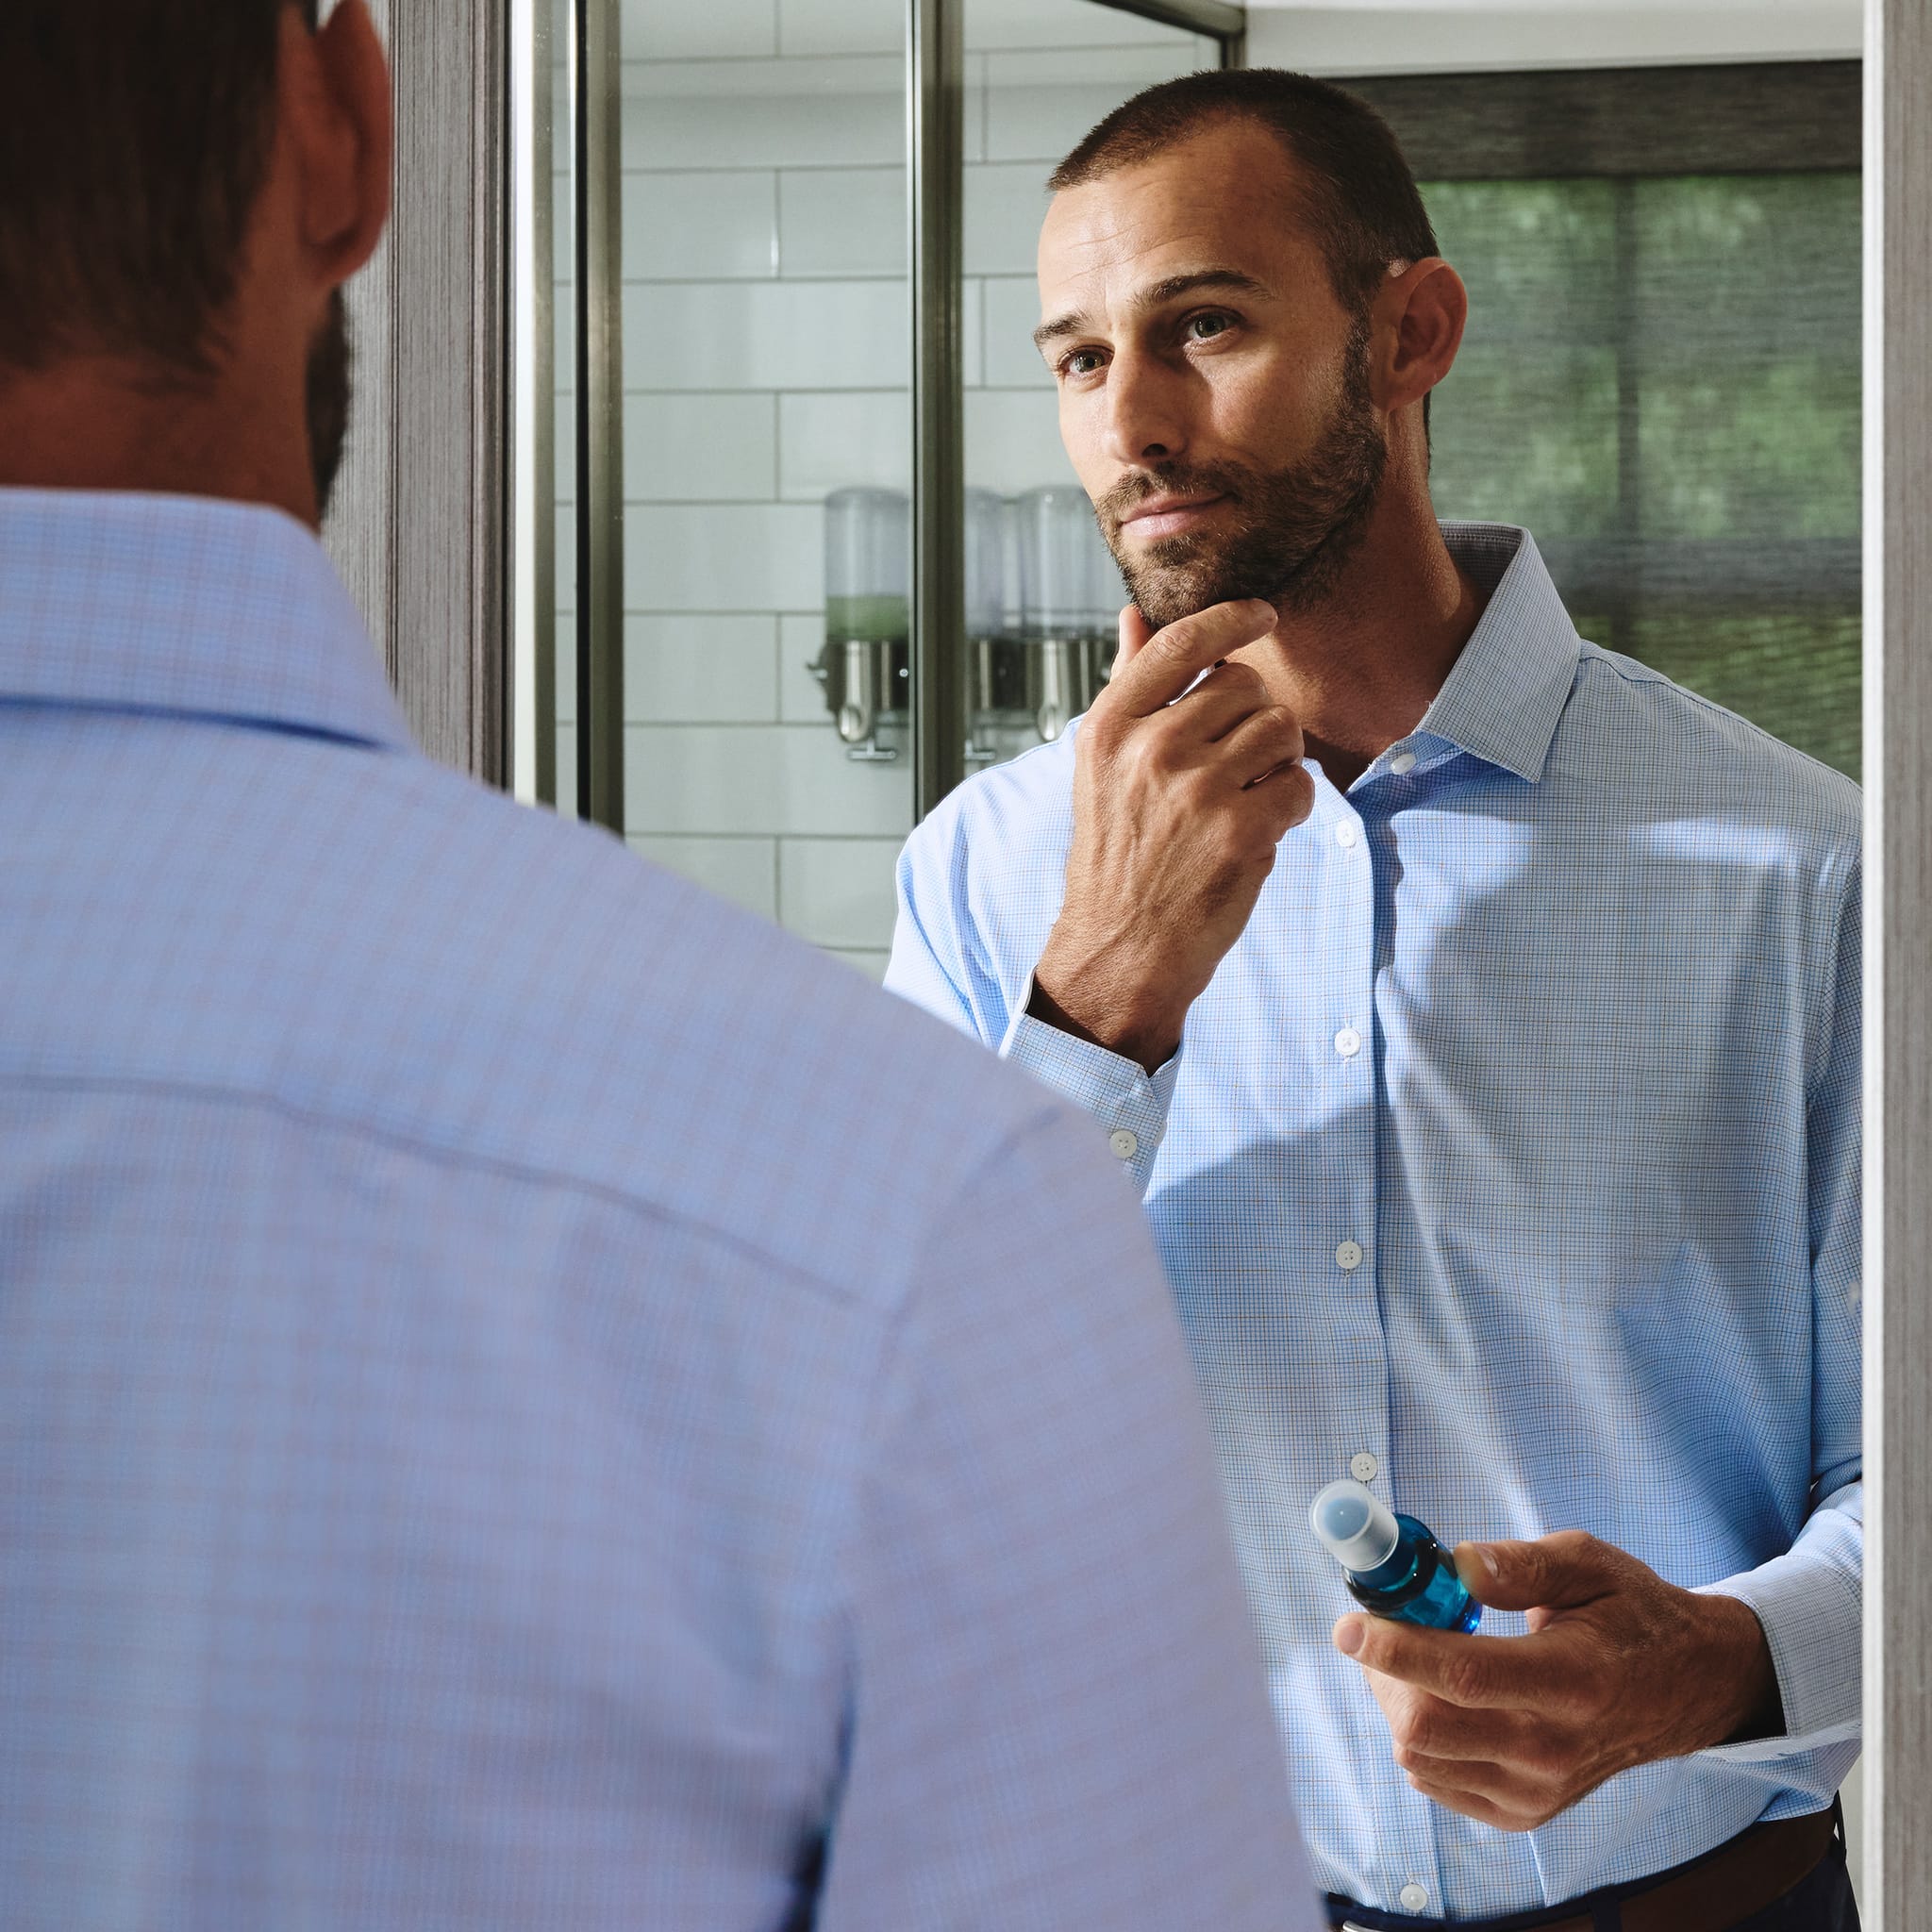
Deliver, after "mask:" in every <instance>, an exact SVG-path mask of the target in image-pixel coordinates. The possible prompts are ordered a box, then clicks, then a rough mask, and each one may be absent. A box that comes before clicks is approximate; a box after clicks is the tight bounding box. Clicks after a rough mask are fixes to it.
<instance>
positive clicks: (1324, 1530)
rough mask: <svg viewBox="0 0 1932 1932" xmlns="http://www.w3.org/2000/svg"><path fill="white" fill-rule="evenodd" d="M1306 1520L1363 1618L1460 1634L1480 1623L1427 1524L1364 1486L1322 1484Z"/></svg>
mask: <svg viewBox="0 0 1932 1932" xmlns="http://www.w3.org/2000/svg"><path fill="white" fill-rule="evenodd" d="M1308 1521H1309V1523H1310V1524H1311V1525H1312V1526H1313V1528H1314V1532H1315V1535H1316V1538H1317V1539H1318V1540H1319V1541H1320V1542H1321V1544H1322V1546H1323V1547H1324V1549H1325V1550H1326V1551H1327V1552H1328V1554H1329V1555H1330V1556H1331V1557H1334V1558H1335V1560H1336V1561H1337V1562H1338V1563H1340V1564H1341V1567H1342V1570H1343V1572H1344V1573H1345V1577H1346V1581H1347V1584H1348V1593H1349V1595H1350V1596H1352V1597H1354V1598H1355V1600H1356V1602H1357V1603H1358V1604H1359V1605H1361V1607H1362V1608H1363V1609H1365V1610H1367V1611H1368V1612H1369V1614H1370V1615H1371V1616H1374V1617H1386V1618H1388V1619H1389V1620H1390V1621H1391V1623H1395V1624H1421V1625H1422V1626H1423V1627H1424V1629H1428V1630H1459V1631H1464V1632H1468V1631H1471V1630H1474V1628H1475V1626H1476V1625H1477V1624H1478V1623H1480V1622H1481V1621H1482V1614H1483V1607H1482V1605H1481V1604H1479V1603H1477V1602H1476V1600H1475V1599H1474V1597H1473V1596H1471V1595H1470V1593H1469V1591H1468V1590H1467V1589H1466V1588H1465V1587H1464V1585H1463V1581H1462V1578H1461V1577H1460V1576H1458V1575H1457V1574H1456V1559H1455V1558H1454V1557H1452V1556H1451V1555H1450V1554H1449V1552H1448V1551H1447V1550H1445V1549H1444V1548H1443V1547H1442V1545H1441V1543H1439V1542H1438V1541H1436V1539H1435V1537H1434V1536H1433V1535H1432V1534H1431V1533H1430V1531H1429V1528H1428V1526H1427V1525H1426V1524H1423V1523H1419V1522H1417V1520H1416V1519H1415V1518H1414V1517H1413V1516H1403V1515H1400V1514H1398V1513H1397V1512H1396V1511H1395V1510H1392V1509H1391V1508H1390V1507H1389V1506H1388V1505H1387V1504H1386V1503H1384V1502H1383V1501H1382V1499H1381V1498H1380V1497H1379V1496H1377V1495H1376V1494H1375V1492H1374V1491H1373V1490H1371V1489H1369V1488H1368V1487H1367V1486H1366V1485H1365V1484H1362V1483H1358V1482H1356V1481H1354V1480H1353V1479H1351V1478H1350V1477H1347V1476H1343V1477H1342V1478H1341V1480H1340V1481H1339V1482H1332V1483H1330V1484H1329V1485H1328V1487H1327V1488H1326V1489H1325V1490H1324V1491H1322V1493H1321V1494H1320V1495H1319V1496H1317V1497H1316V1498H1315V1500H1314V1502H1313V1504H1312V1505H1311V1506H1310V1507H1309V1509H1308Z"/></svg>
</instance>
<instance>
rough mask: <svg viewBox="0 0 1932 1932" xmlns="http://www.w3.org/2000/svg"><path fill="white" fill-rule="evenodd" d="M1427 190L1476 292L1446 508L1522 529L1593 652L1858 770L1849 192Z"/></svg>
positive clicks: (1458, 392) (1779, 186)
mask: <svg viewBox="0 0 1932 1932" xmlns="http://www.w3.org/2000/svg"><path fill="white" fill-rule="evenodd" d="M1424 194H1425V195H1426V197H1427V200H1428V204H1429V208H1430V212H1431V214H1432V216H1433V217H1434V220H1435V223H1436V227H1437V233H1438V236H1439V238H1440V240H1441V245H1442V250H1443V253H1444V254H1445V255H1446V256H1447V258H1449V259H1450V260H1451V261H1453V262H1454V263H1455V264H1456V265H1457V268H1458V269H1459V270H1460V271H1461V273H1462V275H1463V278H1464V280H1465V281H1466V282H1467V283H1468V284H1469V289H1470V296H1471V320H1470V327H1469V333H1468V337H1467V340H1466V341H1465V344H1464V348H1463V351H1462V355H1461V358H1460V359H1459V360H1458V362H1457V368H1456V372H1455V374H1454V375H1452V376H1451V377H1450V379H1449V381H1448V382H1447V383H1445V384H1444V385H1443V387H1442V388H1441V390H1440V391H1437V395H1436V399H1435V403H1434V408H1433V414H1434V431H1435V469H1434V485H1435V495H1436V504H1437V508H1438V509H1439V511H1440V512H1441V514H1442V515H1443V516H1445V517H1473V518H1482V519H1493V520H1496V521H1501V522H1508V523H1521V524H1524V525H1528V527H1529V528H1530V529H1531V530H1532V531H1534V532H1535V534H1536V537H1537V540H1538V542H1539V544H1540V545H1541V547H1542V549H1543V552H1544V555H1545V557H1546V558H1548V559H1549V561H1550V564H1551V568H1552V571H1553V573H1554V575H1556V578H1557V584H1558V586H1559V587H1560V588H1561V589H1562V590H1563V591H1564V593H1565V596H1566V598H1567V599H1568V601H1569V603H1570V608H1571V610H1572V613H1573V615H1574V617H1575V618H1576V620H1577V624H1578V628H1579V629H1581V630H1582V631H1583V633H1584V635H1585V636H1586V637H1590V638H1591V639H1592V640H1593V641H1595V642H1598V643H1601V644H1604V645H1606V646H1607V647H1608V648H1609V649H1612V650H1619V651H1624V652H1627V653H1629V654H1630V655H1631V656H1632V657H1636V658H1642V659H1643V660H1644V661H1646V662H1648V663H1651V664H1654V665H1656V666H1657V668H1658V669H1659V670H1661V671H1663V672H1665V673H1666V674H1667V675H1670V676H1672V677H1674V678H1676V679H1677V680H1678V681H1679V682H1680V683H1683V684H1685V685H1688V686H1689V687H1690V688H1691V690H1693V691H1700V692H1702V693H1704V694H1705V695H1706V696H1708V697H1710V698H1713V699H1715V700H1716V701H1717V702H1718V703H1720V704H1724V705H1726V706H1728V707H1729V708H1732V709H1734V710H1737V711H1740V712H1741V713H1742V714H1743V715H1744V716H1745V717H1747V718H1750V719H1752V720H1753V721H1754V722H1755V723H1757V724H1760V725H1762V726H1763V727H1764V728H1765V729H1766V730H1768V731H1771V732H1774V734H1775V735H1777V736H1778V737H1780V738H1783V739H1785V740H1787V741H1790V743H1792V744H1795V745H1797V746H1799V747H1800V748H1801V749H1803V750H1805V751H1807V752H1810V753H1811V754H1812V755H1813V756H1815V757H1817V758H1823V759H1824V760H1825V761H1826V762H1827V763H1829V764H1832V765H1835V766H1837V767H1838V768H1839V769H1840V770H1841V771H1845V772H1848V773H1851V774H1853V775H1855V776H1856V775H1857V769H1858V737H1859V724H1858V718H1859V698H1858V671H1859V658H1858V653H1859V642H1858V639H1859V601H1858V543H1859V537H1858V532H1859V481H1860V456H1859V438H1860V425H1859V355H1860V323H1859V246H1860V223H1859V183H1858V177H1857V175H1856V174H1854V173H1818V174H1790V175H1685V176H1676V177H1663V178H1654V179H1649V178H1632V177H1617V178H1607V177H1597V178H1589V179H1562V180H1529V181H1442V182H1436V183H1433V184H1425V186H1424Z"/></svg>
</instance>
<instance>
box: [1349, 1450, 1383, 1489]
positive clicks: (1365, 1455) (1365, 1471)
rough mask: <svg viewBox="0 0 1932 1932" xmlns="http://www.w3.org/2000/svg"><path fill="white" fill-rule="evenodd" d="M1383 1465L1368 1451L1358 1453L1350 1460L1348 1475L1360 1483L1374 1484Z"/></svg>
mask: <svg viewBox="0 0 1932 1932" xmlns="http://www.w3.org/2000/svg"><path fill="white" fill-rule="evenodd" d="M1381 1466H1382V1465H1381V1464H1380V1463H1379V1462H1377V1461H1376V1460H1375V1458H1374V1457H1373V1456H1371V1455H1370V1454H1369V1452H1368V1451H1367V1450H1366V1449H1363V1450H1359V1451H1357V1454H1355V1455H1354V1456H1351V1457H1349V1458H1348V1473H1349V1474H1350V1475H1352V1476H1354V1478H1355V1479H1356V1481H1357V1482H1358V1483H1372V1482H1374V1480H1375V1472H1376V1471H1377V1470H1378V1469H1380V1468H1381Z"/></svg>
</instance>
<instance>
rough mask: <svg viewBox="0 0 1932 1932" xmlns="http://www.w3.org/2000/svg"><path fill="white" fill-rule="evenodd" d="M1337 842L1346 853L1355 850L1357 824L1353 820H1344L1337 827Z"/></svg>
mask: <svg viewBox="0 0 1932 1932" xmlns="http://www.w3.org/2000/svg"><path fill="white" fill-rule="evenodd" d="M1335 842H1336V843H1337V844H1338V845H1340V846H1341V849H1342V850H1343V851H1344V852H1353V851H1354V850H1355V822H1354V821H1353V820H1352V819H1343V820H1342V822H1341V824H1339V825H1337V826H1336V828H1335Z"/></svg>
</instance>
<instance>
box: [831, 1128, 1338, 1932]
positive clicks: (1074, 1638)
mask: <svg viewBox="0 0 1932 1932" xmlns="http://www.w3.org/2000/svg"><path fill="white" fill-rule="evenodd" d="M859 1525H860V1526H859V1528H858V1533H857V1535H858V1548H857V1552H856V1557H855V1563H854V1573H853V1595H852V1605H853V1607H852V1612H851V1615H852V1664H851V1670H852V1693H851V1703H850V1711H849V1720H848V1723H849V1731H848V1741H847V1756H846V1763H845V1773H844V1777H843V1781H842V1788H841V1793H840V1796H839V1799H838V1805H837V1815H836V1824H835V1827H834V1829H833V1833H832V1837H831V1841H830V1846H829V1850H828V1855H827V1861H826V1873H825V1880H824V1893H823V1897H822V1901H821V1907H820V1913H819V1917H818V1920H817V1922H816V1923H817V1924H819V1925H820V1926H822V1927H823V1928H824V1932H858V1928H873V1927H876V1928H880V1932H885V1928H893V1932H898V1928H903V1927H907V1926H914V1925H916V1926H922V1927H960V1928H965V1927H977V1926H991V1925H997V1926H1000V1927H1002V1928H1003V1932H1004V1928H1010V1932H1036V1928H1037V1932H1047V1928H1053V1932H1060V1928H1065V1927H1068V1926H1076V1925H1128V1924H1131V1925H1134V1926H1136V1927H1141V1928H1146V1932H1163V1928H1172V1932H1184V1928H1185V1932H1197V1928H1199V1927H1201V1926H1204V1925H1212V1926H1215V1927H1216V1928H1217V1932H1246V1928H1249V1927H1254V1928H1260V1927H1264V1926H1265V1927H1270V1928H1293V1932H1313V1928H1314V1927H1315V1926H1316V1925H1317V1924H1318V1923H1319V1920H1318V1914H1317V1907H1316V1895H1315V1891H1314V1887H1313V1883H1312V1881H1311V1879H1310V1877H1309V1875H1308V1872H1307V1866H1306V1863H1305V1860H1304V1856H1303V1853H1302V1849H1301V1844H1300V1840H1299V1837H1298V1834H1297V1831H1296V1828H1295V1824H1294V1819H1293V1812H1292V1808H1291V1802H1290V1798H1289V1793H1288V1789H1287V1781H1286V1772H1285V1768H1284V1760H1283V1756H1282V1751H1281V1746H1280V1742H1279V1739H1278V1736H1277V1734H1276V1731H1275V1727H1274V1719H1273V1715H1272V1711H1271V1707H1270V1703H1269V1699H1268V1695H1267V1691H1266V1689H1265V1685H1264V1680H1263V1676H1262V1673H1261V1670H1260V1665H1259V1660H1258V1657H1257V1650H1256V1644H1255V1639H1254V1635H1253V1632H1252V1627H1251V1625H1250V1624H1249V1621H1248V1616H1247V1612H1246V1609H1245V1607H1244V1605H1243V1600H1242V1593H1241V1583H1240V1579H1239V1576H1238V1574H1237V1571H1236V1566H1235V1562H1234V1558H1233V1554H1232V1550H1231V1546H1230V1542H1229V1539H1228V1533H1227V1530H1226V1527H1225V1523H1224V1514H1223V1507H1222V1503H1221V1498H1220V1493H1219V1489H1218V1485H1217V1481H1216V1478H1215V1475H1214V1473H1213V1465H1212V1458H1211V1455H1210V1451H1209V1446H1208V1436H1207V1430H1206V1424H1205V1423H1204V1421H1203V1418H1202V1416H1201V1413H1200V1408H1199V1402H1198V1397H1197V1395H1196V1392H1195V1389H1194V1385H1193V1380H1192V1373H1191V1368H1190V1365H1189V1361H1188V1357H1187V1355H1186V1352H1185V1349H1184V1346H1183V1344H1182V1341H1181V1337H1180V1331H1179V1326H1178V1324H1177V1322H1176V1319H1175V1316H1174V1310H1173V1307H1172V1304H1171V1302H1170V1299H1169V1296H1168V1292H1167V1290H1166V1287H1165V1284H1164V1282H1163V1280H1162V1278H1161V1275H1160V1273H1159V1269H1158V1263H1157V1262H1156V1260H1155V1258H1154V1255H1153V1252H1152V1249H1151V1247H1150V1245H1149V1243H1148V1241H1147V1238H1146V1236H1145V1234H1144V1233H1143V1232H1142V1230H1141V1226H1140V1217H1139V1216H1138V1215H1137V1214H1136V1213H1135V1212H1134V1209H1133V1205H1132V1200H1131V1197H1130V1196H1129V1195H1128V1193H1127V1192H1126V1191H1124V1189H1123V1188H1122V1186H1121V1182H1120V1178H1119V1176H1118V1174H1115V1173H1113V1172H1111V1171H1110V1170H1109V1168H1108V1163H1107V1160H1106V1158H1105V1156H1104V1155H1103V1154H1102V1153H1101V1152H1100V1151H1099V1150H1098V1149H1096V1148H1094V1147H1093V1146H1092V1145H1091V1141H1090V1140H1089V1139H1088V1137H1087V1136H1085V1135H1083V1134H1081V1133H1080V1132H1078V1131H1077V1129H1076V1128H1075V1127H1074V1124H1073V1123H1071V1122H1070V1121H1069V1120H1068V1119H1067V1118H1066V1117H1065V1116H1064V1115H1062V1114H1061V1113H1059V1111H1058V1109H1055V1110H1054V1111H1053V1113H1052V1115H1051V1116H1050V1117H1047V1118H1045V1119H1043V1120H1042V1121H1041V1124H1039V1125H1038V1127H1037V1128H1029V1129H1027V1130H1026V1131H1024V1133H1023V1134H1021V1135H1020V1136H1018V1137H1017V1138H1016V1140H1015V1141H1013V1142H1012V1143H1011V1144H1010V1145H1009V1146H1008V1148H1006V1149H1005V1150H1003V1151H1002V1152H1001V1153H1000V1154H999V1155H998V1156H997V1157H995V1158H993V1159H992V1160H991V1162H990V1163H989V1164H988V1165H987V1166H986V1167H985V1168H983V1169H982V1171H981V1172H980V1174H978V1176H977V1177H976V1178H975V1179H974V1181H973V1182H972V1183H971V1184H970V1185H969V1186H968V1187H967V1188H965V1189H964V1190H963V1191H962V1192H961V1193H960V1195H959V1197H958V1200H957V1201H956V1202H955V1203H954V1205H953V1206H952V1208H951V1209H950V1210H949V1211H948V1212H947V1214H946V1215H945V1216H944V1217H943V1218H942V1220H941V1222H940V1223H939V1224H937V1225H935V1226H933V1227H932V1228H931V1230H930V1232H929V1235H928V1237H927V1239H926V1240H925V1241H924V1261H923V1264H922V1267H921V1271H920V1278H919V1279H918V1281H917V1284H916V1287H915V1289H914V1291H913V1293H912V1295H911V1297H910V1299H909V1301H908V1306H907V1307H906V1309H905V1311H904V1313H903V1316H902V1318H901V1325H900V1329H899V1332H898V1334H897V1335H896V1337H895V1338H894V1343H893V1347H892V1350H891V1357H890V1360H889V1363H888V1366H887V1368H886V1369H885V1371H884V1374H883V1380H882V1382H881V1385H880V1387H879V1390H878V1391H877V1398H876V1404H875V1408H874V1414H873V1416H872V1426H871V1431H870V1454H869V1473H868V1477H867V1484H866V1490H865V1494H864V1498H863V1505H862V1507H861V1510H860V1515H859Z"/></svg>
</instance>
